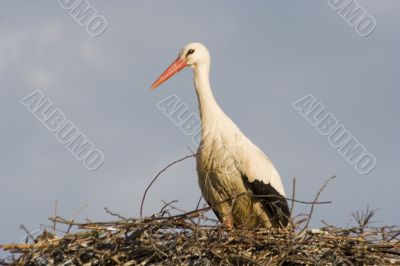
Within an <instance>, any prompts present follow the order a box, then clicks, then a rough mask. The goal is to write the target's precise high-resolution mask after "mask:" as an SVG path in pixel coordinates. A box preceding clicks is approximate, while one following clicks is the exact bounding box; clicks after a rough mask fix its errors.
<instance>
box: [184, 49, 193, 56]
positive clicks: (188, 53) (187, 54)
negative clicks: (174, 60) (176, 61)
mask: <svg viewBox="0 0 400 266" xmlns="http://www.w3.org/2000/svg"><path fill="white" fill-rule="evenodd" d="M193 53H194V50H193V49H189V51H187V53H186V56H189V55H191V54H193Z"/></svg>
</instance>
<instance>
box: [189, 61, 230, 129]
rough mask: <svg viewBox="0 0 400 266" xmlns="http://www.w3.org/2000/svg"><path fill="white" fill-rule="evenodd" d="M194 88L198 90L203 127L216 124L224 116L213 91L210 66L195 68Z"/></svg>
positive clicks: (201, 65)
mask: <svg viewBox="0 0 400 266" xmlns="http://www.w3.org/2000/svg"><path fill="white" fill-rule="evenodd" d="M193 72H194V86H195V88H196V94H197V99H198V102H199V111H200V119H201V123H202V127H203V128H205V127H207V126H211V125H212V124H214V123H215V122H216V119H217V117H219V116H220V115H221V113H222V114H223V112H222V110H221V108H220V107H219V105H218V103H217V102H216V100H215V98H214V95H213V93H212V91H211V86H210V81H209V72H210V65H209V64H199V65H196V66H195V67H194V71H193Z"/></svg>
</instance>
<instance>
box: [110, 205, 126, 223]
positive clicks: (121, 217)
mask: <svg viewBox="0 0 400 266" xmlns="http://www.w3.org/2000/svg"><path fill="white" fill-rule="evenodd" d="M104 209H105V210H106V212H107V213H108V214H110V215H112V216H116V217H118V218H120V219H122V220H124V221H127V220H128V219H127V218H125V217H124V216H122V215H120V214H118V213H114V212H111V211H110V210H109V209H107V207H104Z"/></svg>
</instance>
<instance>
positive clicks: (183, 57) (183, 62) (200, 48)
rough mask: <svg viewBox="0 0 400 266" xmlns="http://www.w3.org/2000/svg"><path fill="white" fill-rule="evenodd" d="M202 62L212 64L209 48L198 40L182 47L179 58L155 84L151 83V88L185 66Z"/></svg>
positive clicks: (193, 65)
mask: <svg viewBox="0 0 400 266" xmlns="http://www.w3.org/2000/svg"><path fill="white" fill-rule="evenodd" d="M202 64H210V54H209V53H208V49H207V48H206V47H205V46H204V45H203V44H201V43H198V42H194V43H189V44H187V45H185V47H183V48H182V49H181V51H180V52H179V55H178V58H176V59H175V61H174V62H172V64H171V65H170V66H169V67H168V68H167V69H166V70H165V71H164V72H163V73H162V74H161V76H160V77H159V78H158V79H157V80H156V81H155V82H154V83H153V85H151V88H152V89H155V88H157V87H158V86H159V85H161V83H163V82H164V81H166V80H168V79H169V78H170V77H172V76H173V75H175V74H176V73H178V72H179V71H181V70H182V69H183V68H185V67H191V68H196V67H198V66H200V65H202Z"/></svg>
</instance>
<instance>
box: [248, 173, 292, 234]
mask: <svg viewBox="0 0 400 266" xmlns="http://www.w3.org/2000/svg"><path fill="white" fill-rule="evenodd" d="M243 181H244V184H245V185H246V187H247V188H248V189H249V190H250V191H251V193H252V194H253V196H254V197H256V198H258V200H259V201H260V202H261V205H262V206H263V209H264V211H266V212H267V213H269V214H270V215H269V216H270V217H271V216H272V219H271V223H272V224H273V225H276V226H279V227H283V226H287V225H288V223H289V217H290V211H289V206H288V204H287V201H286V198H285V197H284V196H283V195H281V194H280V193H279V192H278V191H277V190H276V189H275V188H274V187H273V186H271V184H265V183H264V182H262V181H259V180H254V181H253V182H250V181H249V178H248V177H247V176H243Z"/></svg>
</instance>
